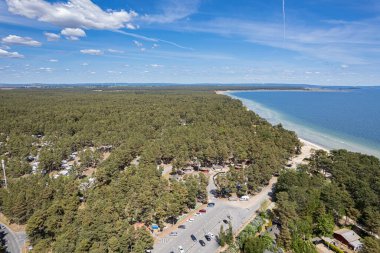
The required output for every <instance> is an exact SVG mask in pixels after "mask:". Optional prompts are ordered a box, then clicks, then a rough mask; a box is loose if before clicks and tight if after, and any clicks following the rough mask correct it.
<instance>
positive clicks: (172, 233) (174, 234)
mask: <svg viewBox="0 0 380 253" xmlns="http://www.w3.org/2000/svg"><path fill="white" fill-rule="evenodd" d="M169 235H170V236H177V235H178V233H177V232H171V233H170V234H169Z"/></svg>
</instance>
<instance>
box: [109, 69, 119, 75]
mask: <svg viewBox="0 0 380 253" xmlns="http://www.w3.org/2000/svg"><path fill="white" fill-rule="evenodd" d="M107 73H108V74H122V72H121V71H115V70H108V71H107Z"/></svg>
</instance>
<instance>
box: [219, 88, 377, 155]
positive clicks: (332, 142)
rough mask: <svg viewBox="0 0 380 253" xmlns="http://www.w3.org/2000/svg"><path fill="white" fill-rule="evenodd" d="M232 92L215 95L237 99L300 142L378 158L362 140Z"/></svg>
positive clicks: (372, 149) (372, 148) (374, 149)
mask: <svg viewBox="0 0 380 253" xmlns="http://www.w3.org/2000/svg"><path fill="white" fill-rule="evenodd" d="M234 93H235V92H233V91H218V92H217V94H224V95H227V96H230V97H231V98H234V99H238V100H240V101H242V102H243V104H244V105H245V106H246V107H247V108H248V109H249V110H252V111H254V112H255V113H257V114H258V115H259V116H260V117H262V118H264V119H266V120H267V121H268V122H269V123H271V124H273V125H276V124H282V125H283V127H284V128H286V129H288V130H292V131H295V132H296V133H297V135H298V136H299V138H300V139H301V141H302V142H305V141H306V142H309V143H310V144H311V145H314V146H315V147H319V148H322V149H327V150H332V149H347V150H350V151H354V152H360V153H364V154H369V155H374V156H377V157H380V151H379V149H377V147H372V146H371V145H370V144H369V143H365V142H363V140H359V139H355V138H354V137H352V136H345V135H344V134H341V133H336V132H334V131H332V130H330V129H326V128H321V127H317V126H314V125H311V124H307V123H306V122H301V121H300V120H299V119H297V118H295V117H293V116H292V115H289V114H284V113H280V112H278V111H276V110H274V109H273V108H269V107H268V106H266V105H263V104H261V103H258V102H256V101H253V100H251V99H246V98H241V97H238V96H236V95H234Z"/></svg>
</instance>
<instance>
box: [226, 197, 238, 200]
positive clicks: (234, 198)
mask: <svg viewBox="0 0 380 253" xmlns="http://www.w3.org/2000/svg"><path fill="white" fill-rule="evenodd" d="M228 200H229V201H238V198H236V197H229V198H228Z"/></svg>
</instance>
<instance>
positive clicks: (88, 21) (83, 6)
mask: <svg viewBox="0 0 380 253" xmlns="http://www.w3.org/2000/svg"><path fill="white" fill-rule="evenodd" d="M6 2H7V4H8V10H9V11H10V12H11V13H13V14H17V15H21V16H24V17H27V18H30V19H37V20H39V21H42V22H47V23H51V24H54V25H57V26H60V27H74V28H83V29H99V30H117V29H121V28H128V29H133V28H135V26H134V25H133V24H132V23H131V21H132V20H133V19H134V18H135V17H136V16H137V13H136V12H134V11H129V12H127V11H125V10H120V11H114V10H107V11H104V10H102V9H101V8H100V7H99V6H98V5H96V4H94V3H93V2H92V1H90V0H69V1H67V2H54V3H49V2H47V1H44V0H33V1H31V0H6Z"/></svg>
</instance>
